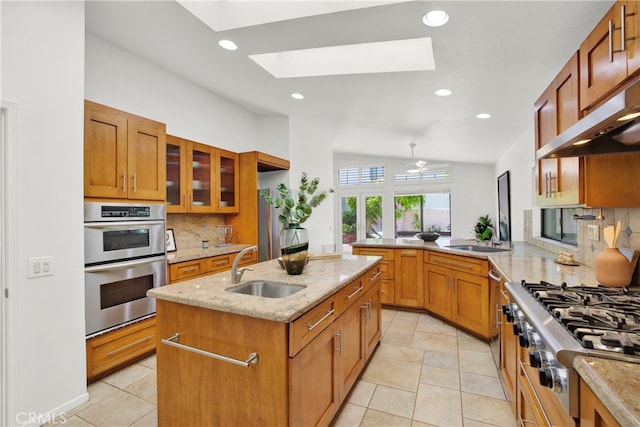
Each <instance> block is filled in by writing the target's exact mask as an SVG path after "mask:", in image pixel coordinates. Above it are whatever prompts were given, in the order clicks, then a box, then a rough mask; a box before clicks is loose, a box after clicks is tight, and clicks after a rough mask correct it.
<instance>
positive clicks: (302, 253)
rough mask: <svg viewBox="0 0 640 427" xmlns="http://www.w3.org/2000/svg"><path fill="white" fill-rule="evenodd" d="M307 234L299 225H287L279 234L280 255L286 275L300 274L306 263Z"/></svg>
mask: <svg viewBox="0 0 640 427" xmlns="http://www.w3.org/2000/svg"><path fill="white" fill-rule="evenodd" d="M308 249H309V234H308V233H307V229H306V228H302V227H300V224H289V226H287V227H285V228H283V229H282V231H281V232H280V253H281V254H282V263H283V264H284V268H285V270H287V273H288V274H292V275H297V274H302V271H303V270H304V267H305V265H307V261H308Z"/></svg>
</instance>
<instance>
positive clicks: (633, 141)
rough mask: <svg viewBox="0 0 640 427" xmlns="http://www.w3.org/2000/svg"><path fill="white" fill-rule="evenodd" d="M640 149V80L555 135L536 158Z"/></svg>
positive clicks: (589, 154) (591, 154)
mask: <svg viewBox="0 0 640 427" xmlns="http://www.w3.org/2000/svg"><path fill="white" fill-rule="evenodd" d="M635 151H637V152H640V80H636V81H635V82H633V83H632V84H630V85H629V86H627V87H626V88H625V89H623V90H622V91H620V92H618V93H617V94H615V95H613V96H612V97H611V99H609V100H608V101H607V102H605V103H604V104H602V105H601V106H599V107H598V108H596V109H595V110H593V111H592V112H591V113H589V114H588V115H586V116H585V117H583V118H582V119H580V120H579V121H578V122H577V123H575V124H574V125H573V126H571V127H569V128H568V129H567V130H565V131H564V132H562V133H561V134H560V135H558V136H556V137H555V138H553V139H552V140H551V141H550V142H549V143H548V144H546V145H545V146H544V147H542V148H540V149H539V150H538V151H537V152H536V158H537V159H538V160H539V159H546V158H553V157H576V156H593V155H598V154H610V153H625V152H635Z"/></svg>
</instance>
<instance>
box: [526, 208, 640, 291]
mask: <svg viewBox="0 0 640 427" xmlns="http://www.w3.org/2000/svg"><path fill="white" fill-rule="evenodd" d="M576 213H577V214H578V215H594V216H598V215H600V208H578V209H577V210H576ZM602 216H604V220H603V221H598V220H591V221H584V220H580V221H578V246H577V247H575V246H569V245H565V244H561V243H559V242H555V241H553V240H549V239H542V238H540V237H533V232H532V231H533V230H532V229H533V227H532V211H531V210H525V211H524V222H523V223H524V239H525V241H526V242H527V243H531V244H533V245H535V246H539V247H542V248H544V249H546V250H549V251H551V252H555V253H558V252H559V251H565V252H571V253H573V254H574V257H575V259H576V261H578V262H579V263H581V264H584V265H587V266H589V267H594V265H595V258H596V256H597V255H598V254H599V253H600V252H602V250H603V249H604V248H605V247H606V246H607V244H606V243H605V241H604V238H603V229H604V228H605V227H608V226H610V225H613V226H615V225H616V224H617V222H618V221H620V225H621V227H622V232H621V233H620V237H619V238H618V243H617V245H616V246H617V247H618V248H622V249H633V250H636V251H640V208H603V209H602ZM591 224H596V225H598V226H599V239H598V240H590V239H589V238H588V237H587V236H588V235H587V226H588V225H591ZM634 279H635V280H634V283H638V272H637V270H636V274H635V276H634Z"/></svg>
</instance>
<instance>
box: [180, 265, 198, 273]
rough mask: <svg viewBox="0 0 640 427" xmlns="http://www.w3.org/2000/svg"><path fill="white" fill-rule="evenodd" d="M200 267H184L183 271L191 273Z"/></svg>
mask: <svg viewBox="0 0 640 427" xmlns="http://www.w3.org/2000/svg"><path fill="white" fill-rule="evenodd" d="M199 268H200V266H194V267H188V268H183V269H182V272H183V273H191V272H192V271H196V270H198V269H199Z"/></svg>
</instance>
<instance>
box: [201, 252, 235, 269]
mask: <svg viewBox="0 0 640 427" xmlns="http://www.w3.org/2000/svg"><path fill="white" fill-rule="evenodd" d="M232 257H233V255H219V256H214V257H211V258H207V272H209V273H216V272H218V271H224V270H230V269H231V265H232V264H233V262H232V261H231V258H232Z"/></svg>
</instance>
